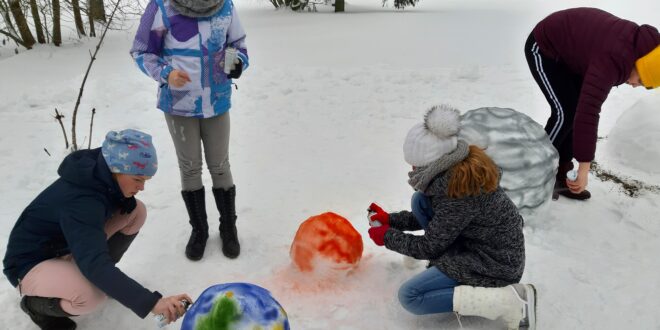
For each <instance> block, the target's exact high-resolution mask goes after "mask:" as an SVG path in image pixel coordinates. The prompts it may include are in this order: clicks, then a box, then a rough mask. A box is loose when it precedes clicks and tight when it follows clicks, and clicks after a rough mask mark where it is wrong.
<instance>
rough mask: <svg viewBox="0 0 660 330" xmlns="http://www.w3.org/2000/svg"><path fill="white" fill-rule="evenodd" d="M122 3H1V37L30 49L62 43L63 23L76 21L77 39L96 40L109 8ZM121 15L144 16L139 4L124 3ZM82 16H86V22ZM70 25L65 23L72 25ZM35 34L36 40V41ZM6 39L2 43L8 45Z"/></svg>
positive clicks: (114, 0) (35, 0) (38, 0)
mask: <svg viewBox="0 0 660 330" xmlns="http://www.w3.org/2000/svg"><path fill="white" fill-rule="evenodd" d="M118 1H120V0H0V35H4V36H5V38H8V39H11V40H12V41H14V42H15V43H16V44H18V45H21V46H23V47H25V48H27V49H31V48H32V46H34V44H35V43H40V44H46V43H53V44H55V45H56V46H59V45H60V44H62V21H65V23H66V22H73V23H74V24H73V25H72V26H75V31H76V33H77V35H78V38H82V37H84V36H90V37H96V28H95V26H94V25H95V24H105V23H106V22H107V16H106V11H107V10H106V9H108V10H110V11H111V10H112V9H113V8H114V7H115V5H116V4H117V2H118ZM118 12H119V14H120V15H122V14H123V17H125V16H126V15H128V14H137V15H140V14H141V13H142V8H141V6H140V2H139V1H125V4H122V5H121V6H119V8H118ZM83 17H86V19H85V21H83ZM70 25H71V24H65V26H70ZM35 35H36V40H35ZM6 41H7V39H5V40H3V43H5V42H6Z"/></svg>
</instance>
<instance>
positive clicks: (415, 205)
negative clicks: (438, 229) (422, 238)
mask: <svg viewBox="0 0 660 330" xmlns="http://www.w3.org/2000/svg"><path fill="white" fill-rule="evenodd" d="M410 204H412V205H411V208H412V213H413V215H414V216H415V219H416V220H417V222H419V225H420V226H422V228H424V230H426V229H427V228H428V227H429V221H431V219H433V215H434V214H435V213H434V212H433V208H432V207H431V201H429V198H428V197H426V195H424V194H423V193H421V192H419V191H415V193H414V194H413V195H412V200H411V201H410Z"/></svg>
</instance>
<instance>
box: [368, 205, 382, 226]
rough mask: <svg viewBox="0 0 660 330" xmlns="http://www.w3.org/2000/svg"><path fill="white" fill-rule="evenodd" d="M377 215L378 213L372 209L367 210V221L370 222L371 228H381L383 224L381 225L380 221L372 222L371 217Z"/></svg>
mask: <svg viewBox="0 0 660 330" xmlns="http://www.w3.org/2000/svg"><path fill="white" fill-rule="evenodd" d="M374 214H376V211H374V210H372V209H367V220H369V226H371V227H380V226H382V225H383V224H381V223H380V221H378V220H371V216H372V215H374Z"/></svg>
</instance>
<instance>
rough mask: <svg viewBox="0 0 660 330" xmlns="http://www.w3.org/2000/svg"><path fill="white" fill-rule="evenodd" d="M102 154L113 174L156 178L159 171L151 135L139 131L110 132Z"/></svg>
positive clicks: (102, 147) (106, 137) (104, 142)
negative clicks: (155, 175)
mask: <svg viewBox="0 0 660 330" xmlns="http://www.w3.org/2000/svg"><path fill="white" fill-rule="evenodd" d="M101 153H102V154H103V158H104V159H105V162H106V163H107V164H108V168H109V169H110V172H112V173H121V174H131V175H144V176H154V174H156V170H158V157H156V149H155V148H154V145H153V143H151V135H149V134H147V133H143V132H140V131H138V130H134V129H125V130H123V131H120V132H115V131H110V132H108V134H106V135H105V141H103V145H102V146H101Z"/></svg>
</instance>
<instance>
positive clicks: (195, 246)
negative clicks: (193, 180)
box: [181, 187, 209, 260]
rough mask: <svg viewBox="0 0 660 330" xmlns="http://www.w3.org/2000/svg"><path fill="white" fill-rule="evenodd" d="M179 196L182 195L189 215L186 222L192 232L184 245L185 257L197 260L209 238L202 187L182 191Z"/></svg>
mask: <svg viewBox="0 0 660 330" xmlns="http://www.w3.org/2000/svg"><path fill="white" fill-rule="evenodd" d="M181 196H183V201H184V202H185V203H186V209H187V210H188V216H189V217H190V220H189V221H188V222H189V223H190V225H191V226H192V233H191V234H190V239H188V244H187V245H186V257H188V259H190V260H199V259H202V257H203V256H204V249H205V248H206V240H207V239H208V238H209V223H208V222H207V221H206V202H205V201H204V187H202V188H200V189H198V190H194V191H182V192H181Z"/></svg>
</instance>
